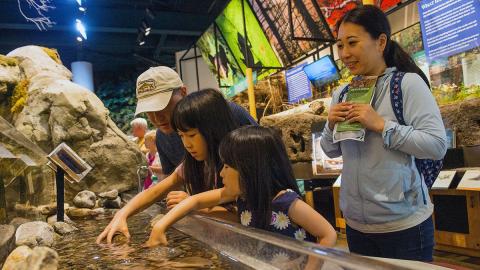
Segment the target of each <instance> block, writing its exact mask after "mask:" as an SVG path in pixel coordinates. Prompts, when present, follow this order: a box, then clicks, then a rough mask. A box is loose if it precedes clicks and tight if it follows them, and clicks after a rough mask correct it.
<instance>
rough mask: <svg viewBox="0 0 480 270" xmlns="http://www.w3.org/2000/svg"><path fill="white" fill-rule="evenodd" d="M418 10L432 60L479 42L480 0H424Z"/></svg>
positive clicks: (425, 44)
mask: <svg viewBox="0 0 480 270" xmlns="http://www.w3.org/2000/svg"><path fill="white" fill-rule="evenodd" d="M418 11H419V13H420V25H421V27H422V37H423V44H424V47H425V53H426V55H427V58H428V60H429V62H430V61H432V60H434V59H436V58H440V57H448V56H450V55H454V54H458V53H461V52H464V51H467V50H469V49H472V48H475V47H478V46H479V45H480V26H479V21H480V1H479V0H422V1H420V2H419V3H418Z"/></svg>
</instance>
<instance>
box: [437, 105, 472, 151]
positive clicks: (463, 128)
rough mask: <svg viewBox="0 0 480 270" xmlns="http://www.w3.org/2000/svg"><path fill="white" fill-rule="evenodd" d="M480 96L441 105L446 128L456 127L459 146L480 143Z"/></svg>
mask: <svg viewBox="0 0 480 270" xmlns="http://www.w3.org/2000/svg"><path fill="white" fill-rule="evenodd" d="M479 108H480V98H475V99H470V100H464V101H460V102H457V103H454V104H450V105H443V106H441V107H440V112H441V113H442V118H443V123H444V124H445V127H446V128H452V129H456V132H457V147H459V146H471V145H480V109H479Z"/></svg>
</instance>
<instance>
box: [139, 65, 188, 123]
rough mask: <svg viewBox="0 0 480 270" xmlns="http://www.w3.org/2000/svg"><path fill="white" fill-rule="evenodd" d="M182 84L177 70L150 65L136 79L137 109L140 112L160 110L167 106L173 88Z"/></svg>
mask: <svg viewBox="0 0 480 270" xmlns="http://www.w3.org/2000/svg"><path fill="white" fill-rule="evenodd" d="M182 86H183V82H182V80H181V79H180V76H178V74H177V72H175V71H174V70H173V69H171V68H169V67H165V66H159V67H151V68H149V69H148V70H147V71H145V72H143V73H142V74H141V75H140V76H138V79H137V109H136V110H135V115H137V114H139V113H142V112H155V111H161V110H163V109H165V107H167V105H168V102H170V98H171V97H172V93H173V91H174V90H175V89H177V88H180V87H182Z"/></svg>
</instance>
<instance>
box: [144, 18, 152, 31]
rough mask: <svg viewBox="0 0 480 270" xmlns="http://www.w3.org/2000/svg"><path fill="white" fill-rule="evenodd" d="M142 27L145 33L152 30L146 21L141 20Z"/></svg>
mask: <svg viewBox="0 0 480 270" xmlns="http://www.w3.org/2000/svg"><path fill="white" fill-rule="evenodd" d="M142 27H143V29H144V30H145V31H150V30H152V28H151V27H150V25H148V22H147V20H145V19H143V20H142Z"/></svg>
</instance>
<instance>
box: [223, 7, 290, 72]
mask: <svg viewBox="0 0 480 270" xmlns="http://www.w3.org/2000/svg"><path fill="white" fill-rule="evenodd" d="M242 9H243V10H244V11H245V17H244V16H243V14H242ZM215 22H216V24H217V25H218V28H219V29H220V32H221V33H222V36H223V38H224V39H225V41H226V43H227V44H228V47H229V48H230V51H231V52H232V54H233V56H234V57H235V58H236V60H237V62H238V65H239V67H240V69H241V70H242V71H244V70H246V68H247V67H254V68H255V70H257V76H258V79H259V80H260V79H263V78H265V77H266V76H268V75H270V74H272V73H274V72H275V68H281V67H283V65H282V63H281V62H280V60H279V58H278V57H277V54H276V53H275V51H274V50H273V48H272V46H271V44H270V42H269V40H268V39H267V37H266V36H265V33H263V30H262V28H261V26H260V23H259V22H258V20H257V18H256V17H255V14H254V13H253V11H252V9H251V7H250V4H249V3H248V1H246V0H232V1H230V3H229V4H228V5H227V7H226V8H225V9H224V10H223V12H222V13H221V14H220V15H219V16H218V17H217V18H216V20H215ZM245 32H246V33H247V37H246V36H245Z"/></svg>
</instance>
